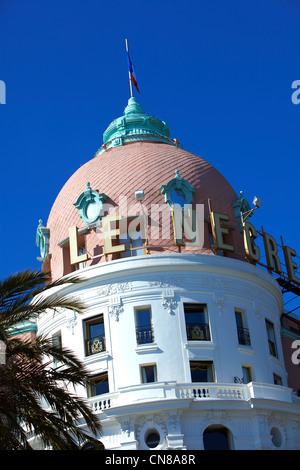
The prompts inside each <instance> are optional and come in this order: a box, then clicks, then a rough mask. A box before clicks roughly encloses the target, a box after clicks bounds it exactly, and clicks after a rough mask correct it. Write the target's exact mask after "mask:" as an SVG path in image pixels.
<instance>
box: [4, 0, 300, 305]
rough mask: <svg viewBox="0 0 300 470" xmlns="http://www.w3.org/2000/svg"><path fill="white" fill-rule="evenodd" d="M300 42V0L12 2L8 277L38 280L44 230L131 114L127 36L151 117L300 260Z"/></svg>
mask: <svg viewBox="0 0 300 470" xmlns="http://www.w3.org/2000/svg"><path fill="white" fill-rule="evenodd" d="M299 36H300V4H299V1H298V0H251V1H250V0H248V1H245V0H226V1H225V0H185V1H182V0H152V1H151V2H141V1H137V0H127V1H124V0H122V1H120V0H115V1H114V2H102V1H98V0H85V1H77V0H59V1H58V0H51V1H48V0H43V1H41V0H27V1H26V2H24V1H21V0H0V80H3V81H4V82H5V84H6V104H5V105H0V156H1V219H0V241H1V255H0V275H1V277H5V276H7V275H8V274H10V273H13V272H15V271H18V270H22V269H25V268H39V267H40V263H39V262H38V261H37V259H36V257H37V256H39V250H38V248H37V247H36V246H35V232H36V227H37V225H38V220H39V219H40V218H41V219H42V220H43V222H44V223H46V221H47V218H48V214H49V211H50V209H51V206H52V204H53V202H54V200H55V198H56V196H57V194H58V192H59V191H60V189H61V188H62V186H63V185H64V183H65V182H66V180H67V179H68V178H69V177H70V176H71V175H72V174H73V173H74V172H75V171H76V170H77V168H78V167H79V166H80V165H82V164H84V163H85V162H86V161H88V160H89V159H91V158H92V157H93V156H94V154H95V152H96V151H97V149H98V148H99V147H100V146H101V145H102V134H103V132H104V130H105V129H106V128H107V126H108V125H109V123H110V122H111V121H112V120H113V119H115V118H116V117H118V116H120V115H122V114H123V110H124V107H125V106H126V104H127V100H128V98H129V87H128V72H127V61H126V53H125V38H126V37H127V38H128V39H129V45H130V52H131V58H132V61H133V64H134V68H135V72H136V75H137V79H138V83H139V87H140V90H141V95H140V96H139V97H138V98H139V101H140V104H141V105H142V106H143V108H144V110H145V112H146V113H148V114H153V115H156V116H158V117H159V118H161V119H163V120H165V121H166V122H167V123H168V124H169V126H170V130H171V135H172V137H173V138H175V137H177V138H178V139H179V140H180V141H181V143H182V144H183V147H184V148H185V149H186V150H189V151H191V152H193V153H196V154H198V155H200V156H202V157H203V158H204V159H205V160H207V161H209V162H210V163H211V164H212V165H214V166H215V167H216V168H217V169H218V170H219V171H220V172H221V173H223V174H224V176H225V177H226V178H227V179H228V180H229V182H230V183H231V185H232V186H233V188H234V189H235V190H236V192H237V193H239V191H240V190H243V191H244V194H245V196H246V197H247V198H248V199H249V202H250V203H251V202H252V199H253V196H254V195H258V196H259V197H261V199H262V206H261V208H260V209H259V210H258V211H256V212H255V215H254V216H253V218H252V219H251V222H252V223H254V225H255V226H256V227H257V228H260V227H261V226H263V227H264V230H265V231H267V232H268V233H270V234H271V235H273V236H274V237H275V238H276V239H277V240H278V241H280V235H282V236H283V239H284V242H285V243H286V244H287V245H289V246H291V247H292V248H294V249H296V251H297V253H298V254H299V255H300V241H299V233H300V220H299V174H300V172H299V169H300V163H299V149H300V129H299V123H300V104H299V105H295V104H293V103H292V101H291V95H292V92H293V90H292V88H291V85H292V82H293V81H294V80H300V67H299V56H300V45H299V44H300V41H299ZM75 199H76V198H75ZM298 261H300V260H298ZM289 305H290V306H291V305H292V302H291V303H290V304H289ZM298 312H299V311H298Z"/></svg>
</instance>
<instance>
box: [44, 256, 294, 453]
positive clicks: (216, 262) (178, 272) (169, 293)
mask: <svg viewBox="0 0 300 470" xmlns="http://www.w3.org/2000/svg"><path fill="white" fill-rule="evenodd" d="M80 274H82V276H83V277H84V279H85V281H84V282H83V283H82V284H81V285H69V286H68V287H65V288H63V289H62V291H63V292H64V293H67V294H70V295H72V296H77V297H79V298H80V299H81V300H83V301H84V302H85V303H86V305H87V309H86V313H85V314H84V315H77V314H75V313H73V312H66V313H65V312H63V313H62V314H60V315H55V316H54V317H53V315H52V314H50V313H49V314H47V315H44V316H43V317H42V318H40V320H39V322H38V334H42V333H43V334H48V335H53V334H55V333H56V332H58V331H61V334H62V342H63V344H64V345H66V346H68V347H69V348H72V349H74V350H75V351H76V353H77V355H78V357H79V358H80V359H81V360H83V361H84V362H85V364H86V365H87V367H88V368H89V370H90V372H91V375H92V376H96V375H97V374H100V373H101V372H105V371H107V372H108V377H109V390H110V398H111V401H110V402H109V405H106V404H104V402H102V399H105V397H102V396H100V397H95V399H99V400H98V402H99V403H98V404H97V406H98V408H97V411H98V412H99V414H100V415H101V416H102V417H103V418H105V420H104V423H105V426H104V429H107V431H105V435H104V437H103V439H102V440H103V442H104V443H105V445H106V446H108V447H109V448H145V443H144V440H143V433H144V430H145V427H147V426H150V425H151V426H152V427H154V428H155V426H156V427H158V428H159V429H160V433H161V435H162V436H164V437H163V441H162V442H161V443H160V447H161V448H187V449H198V448H199V449H201V448H203V441H202V434H203V430H204V429H205V428H204V429H203V427H204V426H206V425H208V424H209V423H210V422H211V423H212V424H223V425H224V426H226V427H227V428H228V429H229V430H230V432H231V433H232V436H233V441H234V448H241V449H242V448H249V449H252V448H262V447H268V446H270V445H271V446H272V444H270V439H271V438H270V433H269V428H267V425H268V426H270V423H269V421H270V420H271V416H272V413H273V411H269V410H268V406H269V405H268V403H270V410H271V408H272V406H273V407H274V403H275V401H276V407H277V409H278V412H279V411H280V410H281V412H282V411H283V410H284V409H285V406H289V411H290V412H291V409H292V413H293V412H295V416H294V418H295V423H296V424H294V427H295V426H298V423H299V421H298V420H299V416H298V413H299V412H300V407H299V405H292V403H291V401H292V399H291V391H290V390H289V389H286V387H285V386H286V384H287V377H286V371H285V367H284V360H283V353H282V348H281V340H280V315H281V312H282V307H283V306H282V297H281V293H280V289H279V286H278V285H277V283H276V281H275V280H274V279H273V278H272V277H271V276H270V275H269V274H268V273H266V272H265V271H263V270H261V269H260V268H256V267H255V266H252V265H251V264H248V263H244V262H240V261H237V260H233V259H229V258H224V257H218V256H210V255H194V254H184V255H182V254H168V255H167V254H164V255H151V256H141V257H135V258H125V259H122V260H118V261H115V262H110V263H107V264H105V263H104V264H103V265H98V266H95V267H92V268H86V269H84V270H82V271H80ZM185 302H186V303H198V302H199V303H201V304H207V311H208V317H209V325H210V332H211V341H187V337H186V327H185V318H184V310H183V304H184V303H185ZM137 307H151V312H152V323H153V329H154V338H155V340H154V343H148V344H144V345H138V344H137V341H136V332H135V326H136V325H135V313H134V310H135V308H137ZM235 309H240V310H242V311H243V312H244V314H245V315H246V318H247V327H248V328H249V331H250V338H251V346H243V345H240V344H239V342H238V337H237V329H236V321H235V313H234V312H235ZM100 314H103V316H104V323H105V336H106V351H104V352H101V353H98V354H94V355H92V356H88V357H86V356H85V349H84V328H83V322H84V321H85V320H86V319H88V318H92V317H95V316H97V315H100ZM266 318H267V319H268V320H269V321H271V322H272V323H273V324H274V329H275V335H276V345H277V350H278V357H277V358H275V357H273V356H271V355H270V353H269V346H268V340H267V332H266V326H265V319H266ZM190 360H202V361H213V365H214V375H215V382H216V383H217V384H223V385H224V384H227V385H226V387H227V388H226V387H225V385H224V386H223V388H222V390H223V391H222V392H220V390H221V388H220V387H219V389H218V390H217V388H216V387H212V388H211V391H210V393H211V396H210V398H209V399H208V400H206V401H205V406H206V407H208V408H207V409H206V410H205V411H203V408H202V407H203V400H201V397H198V398H197V399H196V400H195V398H194V397H193V395H192V392H191V391H192V388H191V387H190V389H188V387H187V386H188V385H189V386H191V375H190V364H189V361H190ZM153 363H155V364H156V366H157V382H158V383H157V384H141V375H140V366H141V365H145V364H153ZM243 365H246V366H251V368H252V374H253V377H252V379H253V383H255V384H260V383H262V384H264V386H263V387H259V386H258V385H257V386H255V387H254V388H253V387H252V388H251V386H248V385H241V386H240V389H241V390H242V394H243V398H240V397H239V396H238V398H236V396H235V395H234V398H232V397H231V398H230V396H229V397H227V396H226V393H227V392H226V393H225V392H224V390H225V389H226V390H229V392H228V393H231V391H230V390H231V389H230V387H231V388H232V386H233V388H234V386H235V385H234V377H242V366H243ZM274 373H275V374H277V375H278V376H280V377H281V378H282V381H283V387H282V388H280V387H279V386H274V379H273V374H274ZM180 384H182V387H180ZM268 384H269V385H268ZM213 385H215V384H213ZM236 390H238V388H236V389H234V393H235V392H236ZM223 392H224V393H223ZM79 393H80V394H83V395H84V396H85V395H86V391H85V390H80V391H79ZM180 393H183V394H186V395H185V396H183V397H181V396H180ZM268 399H269V400H268ZM257 400H263V402H264V407H265V408H266V411H265V415H264V418H262V417H259V412H258V413H257V415H256V414H255V413H254V412H253V409H255V408H256V406H257ZM274 400H275V401H274ZM92 401H93V400H92ZM94 401H97V400H94ZM200 402H201V407H200V408H201V409H200V408H199V404H200ZM145 403H147V405H143V404H145ZM216 403H217V407H218V410H217V411H215V410H214V408H215V406H216V405H215V404H216ZM278 403H279V404H278ZM282 403H285V405H284V406H283V405H282ZM286 403H289V405H286ZM271 405H272V406H271ZM105 406H109V408H108V409H105ZM117 407H119V408H117ZM197 407H198V408H199V409H197ZM291 407H292V408H291ZM293 407H294V408H295V411H293ZM142 408H143V409H142ZM116 409H118V410H121V411H117V414H118V413H119V412H120V416H121V415H122V420H121V421H120V420H118V419H117V417H116V416H115V414H116V412H115V411H114V410H116ZM214 413H217V415H216V416H214ZM126 416H127V417H126ZM291 416H293V414H292V415H291ZM285 419H286V416H284V415H283V417H282V423H283V424H280V425H278V426H279V427H280V426H281V428H285V429H287V427H288V426H287V425H286V423H285V422H284V420H285ZM266 420H267V421H266ZM268 420H269V421H268ZM266 422H267V424H266ZM147 423H148V424H147ZM271 424H272V423H271ZM126 426H127V427H126ZM278 426H277V427H278ZM290 434H292V433H290ZM284 436H285V437H284V442H285V444H284V446H287V447H288V445H291V442H293V445H295V442H294V441H293V439H294V438H293V437H291V436H290V435H289V433H288V431H285V434H284Z"/></svg>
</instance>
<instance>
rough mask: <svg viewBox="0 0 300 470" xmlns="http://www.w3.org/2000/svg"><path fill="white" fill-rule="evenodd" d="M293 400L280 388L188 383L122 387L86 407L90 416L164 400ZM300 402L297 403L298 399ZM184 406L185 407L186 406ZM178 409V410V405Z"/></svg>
mask: <svg viewBox="0 0 300 470" xmlns="http://www.w3.org/2000/svg"><path fill="white" fill-rule="evenodd" d="M297 398H298V397H295V396H294V395H293V393H292V390H291V389H289V388H287V387H283V386H282V385H274V384H264V383H255V382H250V383H248V384H231V383H224V384H221V383H216V382H207V383H206V382H203V383H189V384H177V383H176V382H154V383H149V384H139V385H134V386H131V387H123V388H120V389H119V390H117V391H115V392H112V393H106V394H104V395H98V396H96V397H92V398H89V403H90V405H91V407H92V409H93V411H94V412H97V413H101V412H107V410H109V409H111V408H114V407H122V406H130V405H133V404H134V403H137V404H139V406H140V405H141V403H143V402H144V403H145V405H146V404H148V405H149V406H153V405H151V403H152V402H156V403H157V402H160V406H161V405H162V402H164V401H166V402H167V401H168V400H172V401H174V400H179V401H181V400H185V401H186V400H190V401H193V402H201V403H202V402H208V401H211V400H213V401H220V400H234V401H235V400H236V401H238V402H244V404H245V406H246V407H248V406H249V407H251V406H252V405H251V402H252V400H253V399H264V400H277V401H281V402H284V403H293V402H295V400H296V399H297ZM298 401H299V402H300V399H298ZM186 405H187V404H186V402H185V405H183V406H186ZM178 406H181V405H180V403H178Z"/></svg>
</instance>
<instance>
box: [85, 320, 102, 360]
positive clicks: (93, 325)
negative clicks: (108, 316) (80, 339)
mask: <svg viewBox="0 0 300 470" xmlns="http://www.w3.org/2000/svg"><path fill="white" fill-rule="evenodd" d="M84 326H85V345H86V349H85V351H86V355H87V356H90V355H91V354H96V353H98V352H102V351H105V350H106V344H105V329H104V321H103V316H102V315H101V316H100V317H97V318H94V319H92V320H87V321H86V322H85V325H84Z"/></svg>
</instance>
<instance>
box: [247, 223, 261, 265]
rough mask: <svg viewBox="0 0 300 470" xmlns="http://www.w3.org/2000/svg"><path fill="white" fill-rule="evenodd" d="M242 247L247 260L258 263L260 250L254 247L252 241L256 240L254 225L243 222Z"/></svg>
mask: <svg viewBox="0 0 300 470" xmlns="http://www.w3.org/2000/svg"><path fill="white" fill-rule="evenodd" d="M243 228H244V246H245V251H246V254H247V256H248V258H249V259H251V260H252V261H259V258H260V250H259V248H258V246H256V245H255V243H254V241H253V239H254V238H257V233H256V229H255V227H254V225H252V224H250V222H244V224H243Z"/></svg>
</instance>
